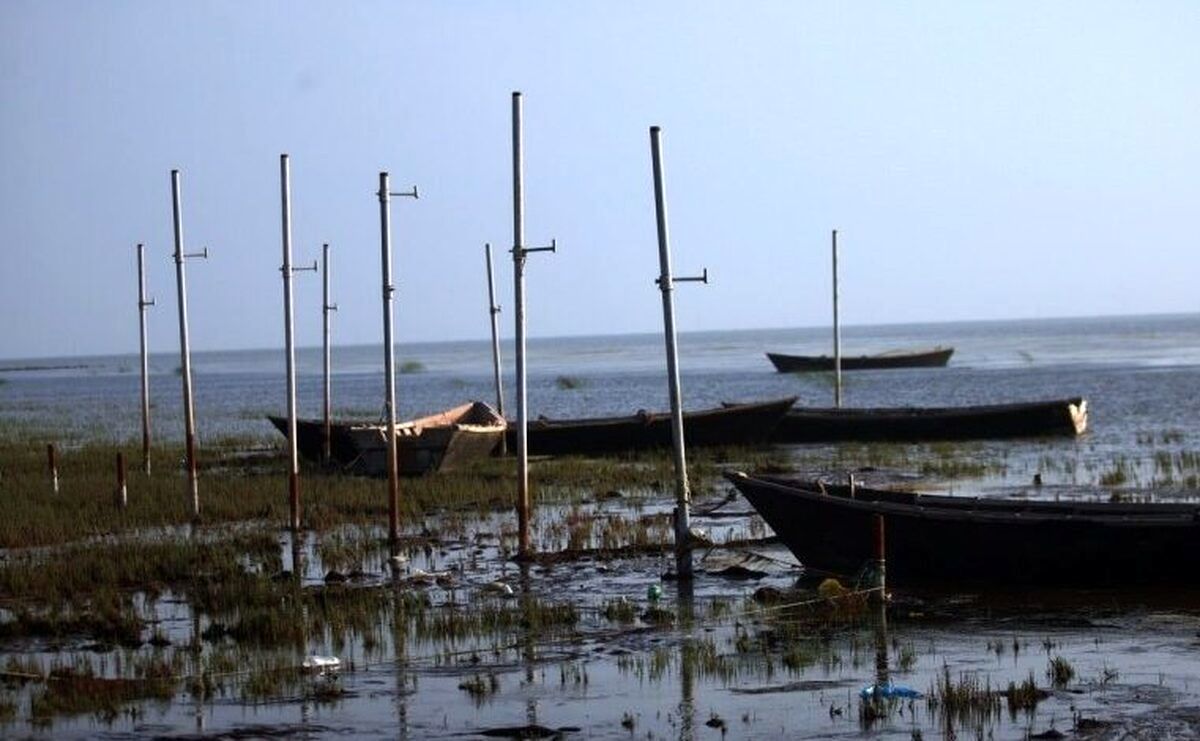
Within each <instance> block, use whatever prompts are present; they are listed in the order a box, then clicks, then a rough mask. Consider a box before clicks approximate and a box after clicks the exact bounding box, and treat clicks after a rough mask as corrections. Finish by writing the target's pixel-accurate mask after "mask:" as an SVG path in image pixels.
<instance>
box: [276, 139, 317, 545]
mask: <svg viewBox="0 0 1200 741" xmlns="http://www.w3.org/2000/svg"><path fill="white" fill-rule="evenodd" d="M279 199H280V206H281V214H282V217H281V218H282V231H283V266H282V267H281V268H280V269H279V272H280V273H282V274H283V335H284V352H285V354H286V356H287V414H288V434H287V438H288V525H289V526H290V527H291V529H292V532H293V533H296V532H299V531H300V457H299V454H298V453H297V450H296V347H295V331H294V330H293V328H292V314H293V308H294V303H293V301H292V185H291V170H290V168H289V163H288V156H287V155H286V154H281V155H279ZM314 267H315V266H314Z"/></svg>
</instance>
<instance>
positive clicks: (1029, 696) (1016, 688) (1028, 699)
mask: <svg viewBox="0 0 1200 741" xmlns="http://www.w3.org/2000/svg"><path fill="white" fill-rule="evenodd" d="M1046 697H1048V694H1047V693H1046V691H1045V690H1041V689H1038V686H1037V682H1035V681H1034V679H1033V672H1032V671H1031V672H1029V677H1028V678H1026V679H1025V680H1023V681H1021V682H1020V683H1019V684H1018V683H1016V682H1009V683H1008V689H1007V690H1005V691H1004V699H1005V701H1006V702H1007V703H1008V712H1009V715H1010V716H1015V715H1016V714H1017V712H1018V711H1025V712H1030V713H1031V712H1033V711H1034V710H1035V709H1037V704H1038V703H1039V702H1041V701H1042V700H1044V699H1046Z"/></svg>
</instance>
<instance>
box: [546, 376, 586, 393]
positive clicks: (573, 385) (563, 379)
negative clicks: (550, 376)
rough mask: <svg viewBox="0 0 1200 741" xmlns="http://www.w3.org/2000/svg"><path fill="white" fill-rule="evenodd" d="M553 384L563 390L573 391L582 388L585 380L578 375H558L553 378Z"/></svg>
mask: <svg viewBox="0 0 1200 741" xmlns="http://www.w3.org/2000/svg"><path fill="white" fill-rule="evenodd" d="M554 385H555V386H557V387H558V388H560V389H562V390H563V391H573V390H575V389H580V388H583V387H584V386H585V385H587V384H586V382H585V381H584V380H583V379H582V378H579V377H578V376H558V377H557V378H555V379H554Z"/></svg>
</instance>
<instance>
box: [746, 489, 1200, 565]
mask: <svg viewBox="0 0 1200 741" xmlns="http://www.w3.org/2000/svg"><path fill="white" fill-rule="evenodd" d="M725 476H726V478H728V479H729V481H730V482H732V483H733V485H734V486H735V487H737V489H738V490H739V491H741V493H742V494H743V495H744V496H745V497H746V499H747V500H749V501H750V504H752V505H753V506H754V508H755V509H756V510H758V513H759V514H760V515H762V517H763V519H764V520H766V521H767V524H768V525H770V526H771V528H772V529H773V530H774V531H775V533H776V535H778V536H779V538H780V539H781V540H782V542H783V543H784V544H785V545H786V546H787V547H788V548H789V549H790V550H791V551H792V553H793V554H795V555H796V557H797V558H799V559H800V560H801V562H802V563H804V564H805V565H806V566H809V567H812V568H814V569H819V570H826V571H831V572H834V573H840V574H847V575H853V574H855V573H857V572H859V570H860V569H861V568H862V566H863V565H864V564H866V563H867V562H868V561H870V560H871V559H872V558H873V553H872V549H873V540H872V532H873V531H872V528H873V523H874V518H875V516H876V515H882V516H883V519H884V523H885V526H884V529H885V536H886V537H885V540H886V557H887V578H888V582H889V583H890V584H899V585H907V584H918V583H930V582H951V583H954V582H957V583H976V584H979V583H985V584H994V585H1002V584H1003V585H1021V586H1026V585H1041V586H1051V585H1054V586H1067V585H1074V586H1098V585H1142V584H1147V583H1159V584H1162V583H1171V584H1200V570H1197V569H1196V567H1195V550H1196V543H1197V542H1200V540H1198V539H1200V505H1197V504H1169V503H1117V502H1091V503H1080V502H1057V501H1037V500H1012V499H980V498H969V497H952V496H944V495H929V494H917V493H912V492H901V491H890V490H881V489H869V488H864V487H855V488H854V489H853V490H851V489H850V487H848V486H834V485H830V484H826V483H823V482H819V481H807V482H806V481H797V480H792V479H786V478H780V477H771V476H750V475H747V474H745V473H741V472H727V473H726V474H725Z"/></svg>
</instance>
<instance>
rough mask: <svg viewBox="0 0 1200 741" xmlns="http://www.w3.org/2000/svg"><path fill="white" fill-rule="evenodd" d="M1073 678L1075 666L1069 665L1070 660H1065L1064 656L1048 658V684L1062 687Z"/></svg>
mask: <svg viewBox="0 0 1200 741" xmlns="http://www.w3.org/2000/svg"><path fill="white" fill-rule="evenodd" d="M1074 678H1075V667H1073V666H1071V662H1069V661H1067V659H1066V658H1065V657H1063V656H1055V657H1053V658H1051V659H1050V663H1049V665H1048V666H1047V667H1046V679H1049V680H1050V684H1052V685H1054V686H1055V687H1057V688H1058V689H1062V688H1064V687H1066V686H1067V684H1068V683H1070V681H1071V680H1072V679H1074Z"/></svg>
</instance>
